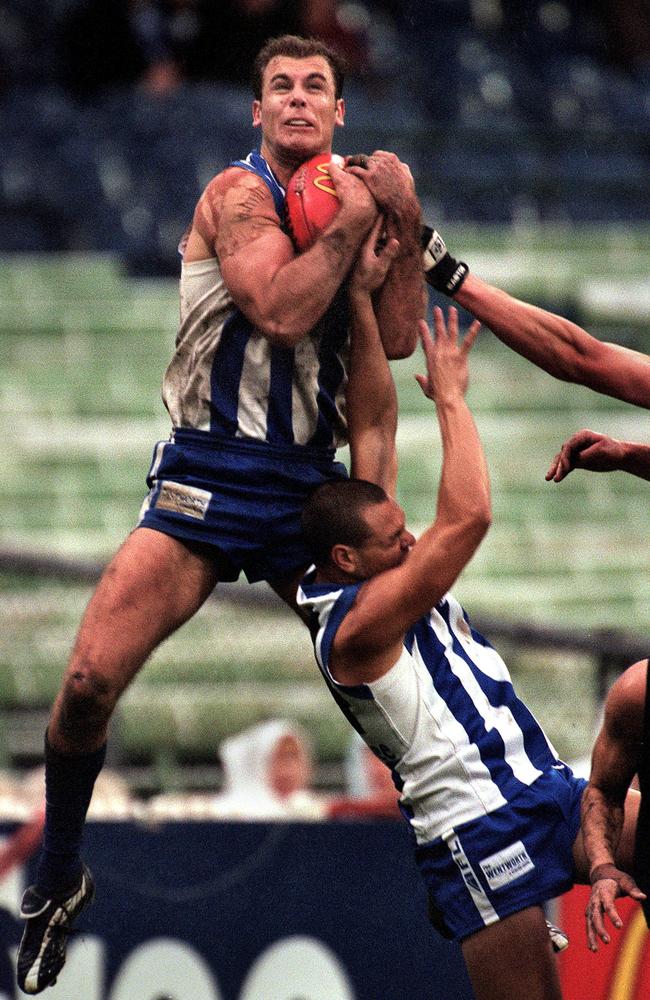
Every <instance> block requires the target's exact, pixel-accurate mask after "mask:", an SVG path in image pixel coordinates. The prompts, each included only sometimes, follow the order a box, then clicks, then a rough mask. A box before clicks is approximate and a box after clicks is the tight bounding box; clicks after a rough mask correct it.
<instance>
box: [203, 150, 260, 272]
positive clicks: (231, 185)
mask: <svg viewBox="0 0 650 1000" xmlns="http://www.w3.org/2000/svg"><path fill="white" fill-rule="evenodd" d="M260 219H261V220H263V221H264V224H266V225H267V224H268V223H274V224H275V225H276V226H277V227H278V228H279V226H280V219H279V216H278V214H277V212H276V210H275V205H274V201H273V196H272V194H271V192H270V190H269V188H268V186H267V184H266V183H265V182H264V180H263V179H262V178H261V177H260V176H259V175H258V174H255V173H252V172H251V171H250V170H242V169H241V168H240V167H227V168H226V169H225V170H222V171H221V173H220V174H217V175H216V176H215V177H213V178H212V180H211V181H210V182H209V183H208V184H207V186H206V187H205V189H204V190H203V193H202V194H201V197H200V198H199V200H198V203H197V206H196V209H195V211H194V219H193V223H192V229H193V231H194V232H195V233H196V234H198V236H199V237H200V239H201V240H202V241H203V242H202V245H201V248H200V250H199V252H198V256H199V258H201V257H202V256H203V255H204V253H203V248H204V247H208V248H210V250H213V249H214V248H215V246H216V244H217V240H218V239H219V237H220V236H221V235H222V230H223V229H224V228H225V229H226V230H227V232H230V231H231V230H232V228H233V227H235V226H237V225H238V224H244V225H246V224H247V223H248V224H250V222H251V220H257V221H258V222H259V220H260Z"/></svg>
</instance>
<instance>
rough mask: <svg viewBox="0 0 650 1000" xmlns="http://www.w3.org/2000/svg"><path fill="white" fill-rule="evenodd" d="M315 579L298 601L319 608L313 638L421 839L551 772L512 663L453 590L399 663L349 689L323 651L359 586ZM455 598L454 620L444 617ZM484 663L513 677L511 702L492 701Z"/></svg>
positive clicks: (504, 678)
mask: <svg viewBox="0 0 650 1000" xmlns="http://www.w3.org/2000/svg"><path fill="white" fill-rule="evenodd" d="M308 580H309V576H308V577H307V578H306V580H305V581H304V582H303V585H302V587H301V588H300V589H299V591H298V603H299V604H300V605H301V606H303V607H305V606H306V607H308V608H312V609H313V610H314V611H316V612H317V614H318V619H319V629H318V633H317V635H316V637H315V642H314V644H315V650H316V656H317V659H318V662H319V666H320V668H321V670H322V671H323V673H324V675H325V677H326V678H327V680H328V683H330V684H331V686H332V687H333V688H334V689H335V691H336V694H337V697H339V698H340V699H342V700H343V701H344V702H345V703H346V705H347V707H348V710H349V714H350V716H351V717H352V718H354V719H355V720H356V722H357V724H358V725H359V727H360V730H361V731H362V734H363V737H364V739H365V741H366V742H367V743H368V744H369V746H370V747H371V748H372V749H373V751H374V752H375V753H376V754H377V755H378V756H379V757H380V758H381V759H382V760H384V761H385V762H386V763H388V764H389V766H390V767H392V768H393V770H394V771H395V773H396V774H397V775H398V776H399V778H400V779H401V783H402V799H401V801H402V804H403V805H404V807H405V809H406V812H407V813H408V814H409V818H410V824H411V827H412V829H413V831H414V834H415V838H416V841H417V842H418V844H426V843H430V842H431V841H433V840H435V839H436V838H438V837H442V836H446V835H449V834H450V833H451V831H453V829H454V828H456V829H457V828H458V827H459V826H461V825H462V824H463V823H466V822H469V821H471V820H474V819H478V818H480V817H481V816H483V815H485V814H487V813H490V812H493V811H495V810H496V809H499V808H501V807H502V806H504V805H506V804H507V801H508V800H509V799H510V798H511V797H512V796H513V795H516V794H517V793H518V791H519V789H521V787H522V785H526V786H528V785H531V784H532V783H533V782H534V781H535V780H536V779H537V778H538V777H539V776H540V775H541V774H542V771H541V770H540V769H539V768H538V767H537V766H536V763H535V762H534V760H533V759H531V757H530V756H529V754H528V753H527V752H526V741H528V740H529V739H530V741H531V744H530V746H531V747H536V748H537V749H536V750H534V751H532V750H531V752H534V753H535V755H536V756H535V761H538V760H539V763H540V766H546V765H545V764H543V763H542V762H543V760H544V759H545V757H546V752H545V750H541V749H540V747H541V746H546V747H548V749H549V754H548V765H549V766H552V763H553V760H556V761H557V756H556V755H555V753H554V751H553V749H552V747H551V746H550V744H549V743H548V740H547V739H546V738H545V737H544V739H545V743H544V742H543V740H542V736H543V733H542V730H541V728H540V727H539V725H538V724H537V723H536V721H535V720H534V718H533V717H532V716H530V714H529V713H528V711H527V710H526V709H525V706H523V705H522V706H521V708H522V715H521V722H518V721H517V719H516V718H515V717H514V715H513V712H514V711H517V709H516V708H515V707H514V705H515V704H516V695H515V694H514V692H513V691H512V682H511V680H510V675H509V673H508V669H507V667H506V665H505V663H504V662H503V660H502V659H501V658H500V657H499V655H498V654H497V653H496V651H495V650H493V649H492V648H491V647H489V646H485V645H483V644H482V643H481V642H479V641H477V640H476V639H475V638H474V637H473V635H472V633H471V631H470V628H469V626H468V624H467V622H466V621H465V618H464V616H463V611H462V608H461V607H460V605H459V604H458V603H457V601H455V599H454V598H453V597H452V596H451V595H450V594H447V595H446V596H445V598H444V600H443V601H442V602H441V604H440V605H439V608H440V611H438V610H435V609H434V610H433V611H432V612H431V614H430V616H425V617H424V618H423V619H420V622H419V623H418V626H417V628H415V627H414V629H413V632H410V633H409V635H410V640H409V642H410V643H411V648H410V651H409V648H407V646H404V647H403V649H402V653H401V655H400V658H399V660H398V661H397V662H396V663H395V664H394V665H393V667H391V669H390V670H388V671H387V672H386V673H385V674H384V675H382V677H380V678H379V679H378V680H376V681H373V682H371V683H369V684H362V685H360V686H359V687H358V688H347V687H345V686H342V685H339V684H337V683H336V682H335V681H334V680H333V678H332V675H331V673H330V670H329V666H328V663H327V662H326V660H325V659H324V657H326V656H327V657H328V656H329V652H328V650H329V648H331V647H330V646H329V644H328V645H327V646H326V645H324V640H325V637H326V630H327V637H328V643H329V642H331V640H332V639H333V637H334V634H335V627H338V624H339V623H340V622H339V619H340V620H343V618H344V615H345V607H346V602H347V601H349V600H350V599H351V598H352V593H351V592H352V588H351V587H340V586H338V587H337V586H336V585H332V589H331V590H330V591H328V590H327V585H322V586H318V585H311V584H309V583H308ZM354 590H355V592H356V588H354ZM319 591H320V592H319ZM346 592H350V593H349V594H347V593H346ZM341 602H343V603H341ZM337 603H338V608H337ZM446 606H448V607H449V622H450V627H448V626H447V624H446V622H445V619H444V617H443V614H444V615H447V608H446ZM441 612H442V613H441ZM333 614H335V618H332V615H333ZM334 626H335V627H334ZM414 633H416V634H417V635H416V634H414ZM417 636H421V645H418V642H417ZM427 636H429V637H430V639H427ZM454 642H457V643H459V644H461V645H462V647H463V649H464V650H465V653H466V655H467V657H468V659H469V660H470V661H471V663H472V665H473V667H472V666H470V663H468V662H467V661H466V660H465V659H464V658H463V656H461V655H460V654H459V652H457V651H455V650H454V648H453V646H454ZM425 643H426V645H425ZM429 643H430V645H429ZM429 660H430V662H428V661H429ZM476 669H478V671H479V672H480V673H482V674H484V675H485V676H486V678H489V679H490V680H489V682H487V683H492V682H501V683H502V684H503V685H504V688H503V694H504V702H506V701H507V702H508V703H509V704H510V703H511V704H512V706H513V707H512V709H511V708H510V707H509V704H505V703H502V704H501V703H500V704H495V705H492V704H491V702H490V700H489V699H488V696H487V695H486V694H485V693H484V691H483V690H482V688H481V685H480V683H479V680H478V679H477V676H476V674H475V672H474V671H475V670H476ZM497 696H498V689H497ZM511 699H514V700H513V701H512V702H511ZM518 718H519V716H518ZM522 727H523V731H522ZM497 734H498V737H497Z"/></svg>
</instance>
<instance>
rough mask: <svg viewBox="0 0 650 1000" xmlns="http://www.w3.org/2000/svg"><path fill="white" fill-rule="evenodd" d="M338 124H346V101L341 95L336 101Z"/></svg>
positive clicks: (336, 119)
mask: <svg viewBox="0 0 650 1000" xmlns="http://www.w3.org/2000/svg"><path fill="white" fill-rule="evenodd" d="M335 121H336V124H337V125H345V101H344V100H343V98H342V97H339V99H338V101H337V102H336V118H335Z"/></svg>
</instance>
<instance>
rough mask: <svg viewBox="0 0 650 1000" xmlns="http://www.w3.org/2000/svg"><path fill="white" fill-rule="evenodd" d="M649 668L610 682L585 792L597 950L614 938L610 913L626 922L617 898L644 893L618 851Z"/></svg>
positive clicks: (591, 920) (590, 929)
mask: <svg viewBox="0 0 650 1000" xmlns="http://www.w3.org/2000/svg"><path fill="white" fill-rule="evenodd" d="M646 672H647V660H642V661H640V662H639V663H635V664H634V665H633V666H632V667H629V668H628V669H627V670H626V671H625V673H624V674H622V675H621V677H619V678H618V680H617V681H616V682H615V684H614V685H613V687H612V688H611V690H610V692H609V695H608V697H607V701H606V703H605V717H604V721H603V725H602V728H601V731H600V733H599V734H598V737H597V739H596V742H595V744H594V749H593V754H592V765H591V776H590V779H589V785H588V786H587V789H586V791H585V793H584V795H583V798H582V824H581V826H582V841H583V846H584V850H585V854H586V856H587V861H588V865H589V876H590V881H591V883H592V888H591V898H590V901H589V905H588V907H587V942H588V944H589V947H590V948H591V950H592V951H596V949H597V946H598V938H600V939H601V940H602V941H603V942H604V943H605V944H607V943H608V942H609V935H608V933H607V931H606V928H605V922H604V918H605V916H607V917H608V918H609V919H610V920H611V922H612V924H613V925H614V926H615V927H617V928H620V927H621V926H622V921H621V918H620V916H619V914H618V911H617V909H616V906H615V904H614V900H615V899H616V898H617V897H619V896H632V898H634V899H644V898H645V896H644V894H643V893H642V892H641V890H640V889H639V888H638V886H637V885H636V883H635V881H634V879H633V878H632V877H631V875H628V874H627V873H626V872H623V871H621V870H620V869H619V868H618V867H617V861H616V854H617V849H618V846H619V842H620V840H621V833H622V830H623V819H624V812H625V798H626V795H627V792H628V789H629V787H630V783H631V781H632V778H633V776H634V774H635V772H636V770H637V767H638V763H639V756H640V751H641V737H642V727H643V712H644V706H645V678H646Z"/></svg>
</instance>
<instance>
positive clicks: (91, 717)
mask: <svg viewBox="0 0 650 1000" xmlns="http://www.w3.org/2000/svg"><path fill="white" fill-rule="evenodd" d="M119 695H120V688H119V686H118V685H117V684H116V683H115V682H113V681H111V680H110V678H108V677H106V676H105V675H103V674H102V673H101V671H99V670H97V669H96V668H95V667H94V666H92V665H91V664H88V663H80V664H79V665H77V666H75V667H72V668H71V669H70V670H69V672H68V674H67V675H66V678H65V681H64V685H63V691H62V701H63V709H64V711H63V713H62V717H63V719H64V720H65V725H66V726H69V727H70V728H71V729H74V730H77V731H78V730H79V729H87V730H92V729H94V728H95V727H97V726H101V725H103V724H105V723H106V722H107V720H108V719H109V718H110V715H111V713H112V711H113V708H114V707H115V703H116V701H117V699H118V697H119Z"/></svg>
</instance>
